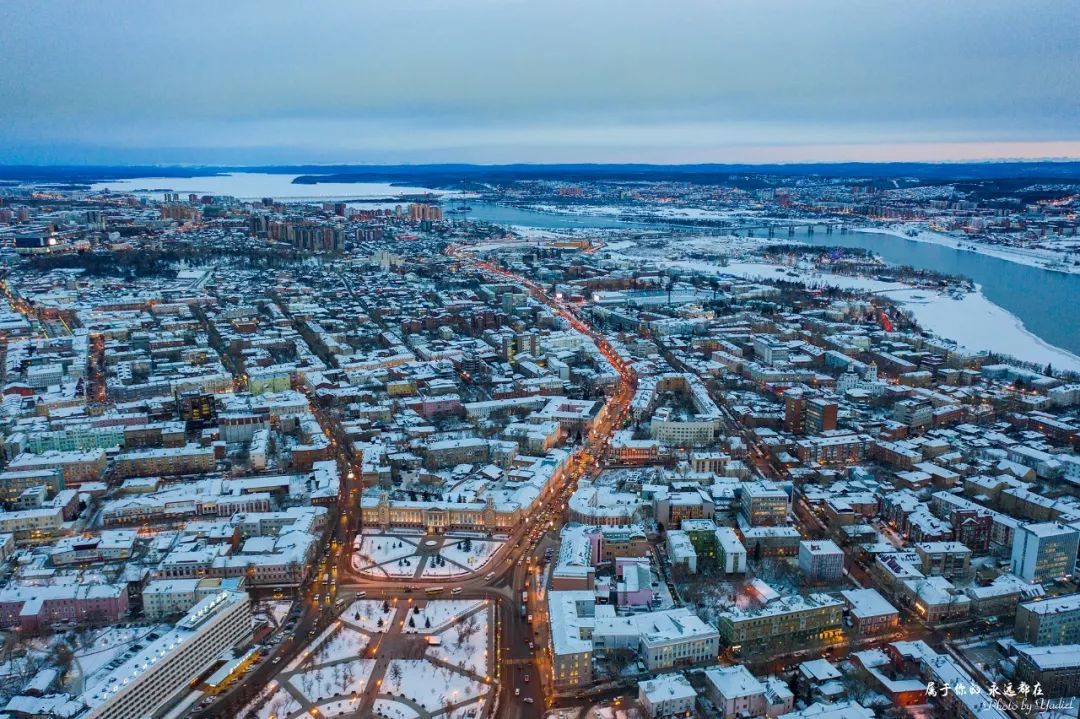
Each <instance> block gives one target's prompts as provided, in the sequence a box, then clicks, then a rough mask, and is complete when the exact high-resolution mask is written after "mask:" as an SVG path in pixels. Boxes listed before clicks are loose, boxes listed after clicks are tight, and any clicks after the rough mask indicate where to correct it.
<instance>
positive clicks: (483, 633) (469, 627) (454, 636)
mask: <svg viewBox="0 0 1080 719" xmlns="http://www.w3.org/2000/svg"><path fill="white" fill-rule="evenodd" d="M488 614H489V613H488V612H477V613H476V614H470V615H469V616H468V617H466V618H464V619H462V620H461V621H460V622H457V623H456V624H453V625H452V626H450V627H449V628H447V629H446V630H444V631H443V632H441V633H440V634H439V639H441V640H442V644H440V645H438V646H433V647H429V648H428V651H427V656H429V657H434V658H435V659H441V660H442V661H444V662H446V663H447V664H453V665H454V666H456V667H461V668H462V669H464V670H466V671H469V672H472V673H473V674H477V675H479V676H487V675H488V671H490V666H489V663H488V625H489V622H488Z"/></svg>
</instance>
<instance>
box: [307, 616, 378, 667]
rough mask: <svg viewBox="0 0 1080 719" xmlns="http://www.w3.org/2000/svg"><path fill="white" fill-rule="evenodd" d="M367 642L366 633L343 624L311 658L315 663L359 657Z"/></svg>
mask: <svg viewBox="0 0 1080 719" xmlns="http://www.w3.org/2000/svg"><path fill="white" fill-rule="evenodd" d="M367 644H368V637H367V635H366V634H361V633H360V632H358V631H356V630H355V629H352V628H351V627H347V626H344V625H342V626H341V627H340V628H339V629H338V630H337V631H336V632H334V634H332V635H331V636H330V638H329V639H327V640H326V641H325V642H323V643H322V644H320V645H319V646H318V647H317V648H316V649H315V651H313V652H312V653H311V660H312V663H314V664H325V663H327V662H335V661H337V660H339V659H349V658H351V657H358V656H360V655H361V654H362V653H363V651H364V647H366V646H367Z"/></svg>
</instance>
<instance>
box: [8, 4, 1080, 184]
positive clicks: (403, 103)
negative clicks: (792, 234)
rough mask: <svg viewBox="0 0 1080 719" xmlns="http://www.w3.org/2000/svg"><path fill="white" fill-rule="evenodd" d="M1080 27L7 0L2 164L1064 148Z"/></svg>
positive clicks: (1066, 23)
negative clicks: (1073, 34)
mask: <svg viewBox="0 0 1080 719" xmlns="http://www.w3.org/2000/svg"><path fill="white" fill-rule="evenodd" d="M192 18H206V20H207V21H206V22H202V23H200V24H199V25H198V26H197V27H195V26H193V25H192V23H191V21H192ZM1078 20H1080V10H1078V8H1077V7H1076V6H1075V5H1072V4H1068V3H1062V2H1052V1H1044V2H1039V3H1035V4H1034V5H1026V6H1024V7H1023V8H1021V7H1018V6H1014V5H1011V4H1009V5H1006V4H1002V3H992V4H986V3H974V2H969V1H967V0H964V1H962V2H955V3H949V4H948V5H947V6H946V7H941V6H939V5H938V4H932V3H927V2H918V3H905V4H904V5H903V6H890V5H884V4H872V5H869V6H867V5H864V4H855V3H850V2H844V1H842V0H829V1H828V2H823V3H815V4H813V5H812V6H807V5H802V4H796V3H790V2H779V1H774V2H769V3H745V2H733V3H723V4H719V3H716V4H709V3H692V4H688V5H685V6H681V7H680V12H679V13H678V14H673V13H671V12H669V11H668V10H667V9H666V8H664V7H662V6H660V5H657V4H652V3H623V4H620V6H619V7H618V12H615V11H613V10H612V8H611V6H608V5H605V4H601V3H585V4H582V5H570V4H559V3H556V4H550V3H549V4H546V5H545V6H544V8H543V9H538V8H536V7H534V6H531V5H528V4H525V3H500V4H495V3H488V2H469V1H461V2H451V3H439V4H434V3H405V4H397V5H394V6H392V7H383V6H371V5H359V6H352V7H341V6H337V5H336V4H316V5H314V6H305V8H304V9H303V10H299V9H295V8H292V7H291V6H289V5H287V4H281V5H267V4H258V5H251V4H243V3H239V4H233V5H230V6H229V7H225V8H221V7H213V6H211V5H203V4H201V3H198V2H196V3H192V4H185V5H184V6H182V7H160V6H156V7H144V6H134V7H133V6H124V5H118V4H116V3H112V2H107V1H106V2H98V3H86V4H81V5H78V6H75V7H72V6H70V5H66V4H62V3H52V4H51V3H35V4H33V5H32V6H31V5H27V4H21V3H11V4H7V5H5V7H4V8H3V9H0V22H2V23H3V26H4V28H5V29H4V34H5V37H6V42H5V43H4V45H5V51H4V55H5V60H6V63H5V64H6V65H7V67H8V69H9V71H8V72H7V73H6V74H5V77H4V78H3V79H0V94H2V95H3V96H4V97H5V98H7V102H5V103H4V109H2V110H0V118H2V119H3V122H2V123H0V125H2V127H3V129H2V130H0V143H2V147H3V149H2V150H0V162H2V163H5V164H19V163H28V164H56V163H75V164H95V163H138V164H237V165H247V164H265V163H300V162H305V163H319V164H324V163H387V162H476V163H485V164H486V163H502V162H542V163H548V162H653V163H659V164H681V163H690V162H746V163H766V162H844V161H867V162H884V161H964V160H995V159H1015V158H1075V157H1080V133H1078V132H1077V130H1076V126H1077V123H1076V122H1075V119H1076V117H1077V116H1078V109H1080V108H1078V101H1077V99H1076V98H1077V97H1080V92H1078V91H1080V79H1078V76H1077V74H1076V73H1075V72H1073V69H1074V68H1075V67H1076V54H1077V53H1076V49H1075V45H1074V43H1072V42H1071V40H1070V37H1069V33H1070V29H1071V28H1073V27H1076V25H1077V21H1078Z"/></svg>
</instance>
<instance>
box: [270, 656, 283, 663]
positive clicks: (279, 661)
mask: <svg viewBox="0 0 1080 719" xmlns="http://www.w3.org/2000/svg"><path fill="white" fill-rule="evenodd" d="M270 663H271V664H281V657H274V661H272V662H270Z"/></svg>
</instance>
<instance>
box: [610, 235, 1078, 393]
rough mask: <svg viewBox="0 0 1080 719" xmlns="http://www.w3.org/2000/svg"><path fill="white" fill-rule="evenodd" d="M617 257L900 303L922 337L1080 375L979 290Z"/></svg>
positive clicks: (766, 266)
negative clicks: (957, 292) (957, 295)
mask: <svg viewBox="0 0 1080 719" xmlns="http://www.w3.org/2000/svg"><path fill="white" fill-rule="evenodd" d="M622 250H623V251H622V252H621V253H613V254H617V255H618V256H620V257H623V258H626V259H627V260H632V261H638V260H646V261H649V262H653V263H655V264H658V265H662V266H664V267H678V268H681V269H685V270H693V271H698V272H706V273H710V274H726V275H731V276H733V277H740V278H742V279H747V280H761V281H766V280H774V281H775V280H785V281H788V282H798V283H801V284H803V285H806V286H807V287H830V286H831V287H838V288H841V289H851V290H861V291H864V292H872V293H875V294H880V295H883V296H886V297H889V298H891V299H893V300H895V301H896V302H898V303H900V304H901V306H903V308H904V309H905V310H907V311H908V312H910V313H911V316H912V317H913V318H914V319H915V321H916V322H918V323H919V326H920V327H922V328H923V329H924V330H925V331H927V332H930V333H932V334H935V335H937V336H938V337H941V338H943V339H947V340H952V341H953V342H955V343H956V344H957V345H959V346H960V347H964V348H966V349H968V350H972V351H976V352H978V351H982V350H987V351H992V352H997V353H1001V354H1007V355H1011V356H1013V357H1016V358H1017V359H1020V360H1024V361H1026V362H1036V363H1038V364H1052V365H1053V366H1054V367H1056V368H1058V369H1062V370H1071V371H1074V372H1080V357H1078V356H1077V355H1075V354H1073V353H1072V352H1069V351H1068V350H1064V349H1061V348H1060V347H1055V346H1053V345H1051V344H1049V343H1047V342H1045V341H1044V340H1042V339H1041V338H1039V337H1038V336H1036V335H1035V334H1033V333H1032V332H1030V331H1029V330H1028V329H1027V328H1026V327H1024V323H1023V322H1021V321H1020V319H1019V318H1017V317H1016V316H1015V315H1013V314H1011V313H1010V312H1008V311H1007V310H1005V309H1003V308H1001V307H999V306H998V305H996V304H994V303H993V302H991V301H990V300H989V299H987V298H986V296H985V295H984V294H983V293H982V290H981V289H980V288H976V290H975V291H974V292H969V293H966V294H965V295H963V297H962V298H961V299H953V298H952V297H951V296H949V295H947V294H942V293H938V292H934V291H931V290H924V289H921V288H917V287H912V286H911V285H907V284H904V283H900V282H884V281H881V280H876V279H872V278H866V277H851V276H848V275H838V274H832V273H828V272H806V271H803V270H793V268H791V267H787V266H783V265H778V264H771V263H767V262H741V261H733V262H729V263H728V265H727V266H721V265H720V264H718V263H713V262H708V261H702V260H678V259H671V260H669V259H666V258H662V257H656V256H636V255H634V252H633V249H631V248H625V247H624V248H622Z"/></svg>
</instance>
